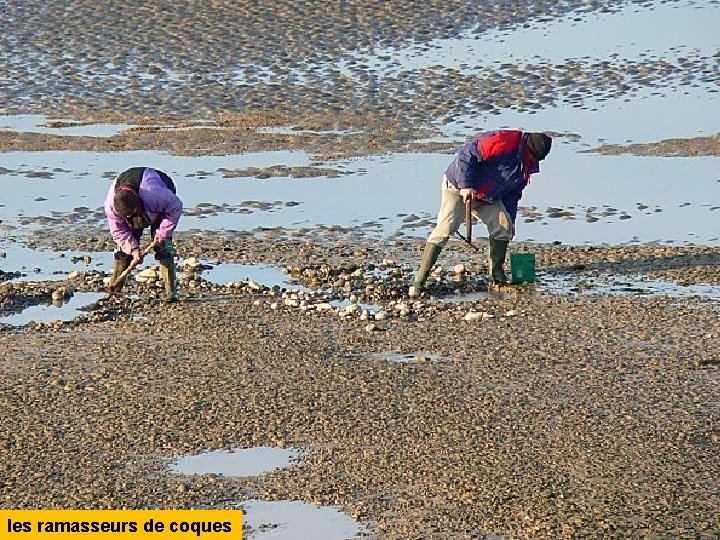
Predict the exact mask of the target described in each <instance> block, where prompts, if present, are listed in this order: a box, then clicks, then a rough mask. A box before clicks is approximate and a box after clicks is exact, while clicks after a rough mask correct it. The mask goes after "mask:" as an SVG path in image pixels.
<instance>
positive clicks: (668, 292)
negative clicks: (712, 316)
mask: <svg viewBox="0 0 720 540" xmlns="http://www.w3.org/2000/svg"><path fill="white" fill-rule="evenodd" d="M537 288H538V290H547V291H552V292H554V293H560V294H590V295H592V294H610V295H637V296H655V295H664V296H670V297H673V298H685V297H697V298H706V299H709V300H720V287H714V286H712V285H681V284H679V283H677V282H669V281H659V280H652V279H644V278H642V277H641V276H636V277H635V278H632V277H622V278H618V277H617V276H612V275H600V276H592V277H585V276H580V277H578V276H572V277H568V276H548V275H543V276H541V277H540V280H539V283H538V284H537Z"/></svg>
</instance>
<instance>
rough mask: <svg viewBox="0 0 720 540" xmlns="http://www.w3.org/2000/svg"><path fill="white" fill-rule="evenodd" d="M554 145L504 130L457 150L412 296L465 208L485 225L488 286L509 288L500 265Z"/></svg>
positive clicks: (542, 138) (533, 135) (541, 138)
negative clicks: (533, 180) (525, 197)
mask: <svg viewBox="0 0 720 540" xmlns="http://www.w3.org/2000/svg"><path fill="white" fill-rule="evenodd" d="M551 145H552V139H551V138H550V137H549V136H547V135H545V134H544V133H524V132H523V131H520V130H517V129H503V130H498V131H490V132H487V133H484V134H482V135H481V136H480V137H479V138H478V139H475V140H473V141H470V142H468V143H466V144H464V145H463V146H461V147H460V148H459V149H458V151H457V152H456V153H455V156H454V157H453V160H452V162H451V163H450V165H449V166H448V168H447V169H446V171H445V175H444V176H443V179H442V202H441V203H440V210H439V211H438V216H437V225H436V226H435V229H434V230H433V231H432V232H431V233H430V236H429V237H428V239H427V242H426V244H425V250H424V252H423V256H422V261H421V262H420V269H419V270H418V273H417V276H416V277H415V282H414V283H413V286H412V287H411V288H410V291H409V293H410V295H411V296H417V295H419V294H420V292H421V291H422V290H423V287H424V286H425V281H426V280H427V278H428V275H429V274H430V271H431V270H432V268H433V266H434V265H435V262H436V261H437V258H438V255H440V251H442V248H443V247H444V246H445V244H446V243H447V241H448V238H450V235H452V234H455V233H456V232H457V230H458V229H459V228H460V225H461V224H462V223H463V220H464V219H465V204H466V202H467V201H469V200H470V201H472V214H473V216H474V217H475V218H477V219H479V220H480V221H482V222H483V224H485V226H486V227H487V230H488V239H489V249H490V261H489V267H490V272H489V273H490V275H489V283H490V284H491V285H501V284H503V283H507V276H506V275H505V270H504V269H503V265H504V263H505V255H506V253H507V248H508V244H509V242H510V240H512V238H513V237H514V236H515V217H516V215H517V209H518V201H519V200H520V197H521V196H522V191H523V189H525V187H527V185H528V184H529V183H530V175H532V174H534V173H537V172H540V165H539V164H540V161H542V160H543V159H545V157H546V156H547V155H548V153H549V152H550V147H551Z"/></svg>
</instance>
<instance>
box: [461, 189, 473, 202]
mask: <svg viewBox="0 0 720 540" xmlns="http://www.w3.org/2000/svg"><path fill="white" fill-rule="evenodd" d="M460 197H461V198H462V200H463V202H468V201H469V200H472V199H474V198H475V190H474V189H473V188H462V189H460Z"/></svg>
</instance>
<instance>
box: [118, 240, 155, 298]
mask: <svg viewBox="0 0 720 540" xmlns="http://www.w3.org/2000/svg"><path fill="white" fill-rule="evenodd" d="M156 246H157V242H156V241H155V240H153V241H152V242H150V244H149V245H148V247H146V248H145V249H143V251H142V255H143V257H145V255H148V254H149V253H150V252H151V251H152V250H153V249H155V247H156ZM138 264H139V262H138V261H135V260H134V261H133V262H131V263H130V266H128V267H127V268H126V269H125V270H123V271H122V274H120V275H119V276H118V277H117V278H115V281H113V282H112V283H111V284H110V289H114V288H115V287H117V286H118V285H119V284H120V283H122V282H123V280H124V279H125V278H126V277H128V275H129V274H130V272H132V271H133V270H135V268H136V267H137V265H138Z"/></svg>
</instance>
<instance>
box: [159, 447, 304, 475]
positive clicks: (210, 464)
mask: <svg viewBox="0 0 720 540" xmlns="http://www.w3.org/2000/svg"><path fill="white" fill-rule="evenodd" d="M299 455H300V453H299V452H298V451H297V450H292V449H285V448H275V447H270V446H257V447H254V448H239V449H236V450H233V451H232V452H226V451H223V450H218V451H212V452H205V453H203V454H197V455H192V456H183V457H179V458H177V459H176V460H175V461H173V462H172V463H171V464H170V466H169V470H170V472H171V473H173V474H182V475H188V476H190V475H195V474H200V475H202V474H220V475H223V476H258V475H260V474H262V473H264V472H267V471H271V470H273V469H279V468H283V467H289V466H290V465H291V464H292V461H293V460H294V459H296V458H297V457H298V456H299Z"/></svg>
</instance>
